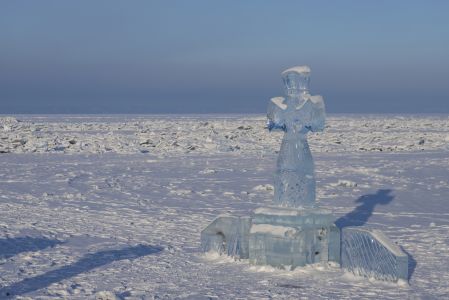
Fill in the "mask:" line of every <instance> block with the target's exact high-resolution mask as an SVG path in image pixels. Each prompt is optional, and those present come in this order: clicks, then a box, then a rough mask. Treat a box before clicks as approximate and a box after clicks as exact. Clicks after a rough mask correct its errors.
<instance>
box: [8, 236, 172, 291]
mask: <svg viewBox="0 0 449 300" xmlns="http://www.w3.org/2000/svg"><path fill="white" fill-rule="evenodd" d="M162 249H163V248H162V247H154V246H147V245H137V246H133V247H128V248H124V249H119V250H104V251H100V252H97V253H90V254H86V255H85V256H83V257H82V258H81V259H80V260H78V261H77V262H75V263H73V264H70V265H67V266H63V267H61V268H59V269H56V270H52V271H48V272H46V273H44V274H42V275H38V276H35V277H32V278H26V279H24V280H22V281H19V282H17V283H14V284H11V285H10V286H6V287H3V288H0V297H2V296H3V297H4V296H7V297H12V296H17V295H22V294H26V293H29V292H33V291H36V290H39V289H42V288H45V287H48V286H49V285H51V284H53V283H56V282H59V281H61V280H64V279H67V278H70V277H73V276H76V275H78V274H81V273H85V272H88V271H90V270H92V269H95V268H98V267H101V266H104V265H107V264H109V263H111V262H114V261H118V260H123V259H136V258H139V257H142V256H145V255H149V254H154V253H158V252H160V251H162Z"/></svg>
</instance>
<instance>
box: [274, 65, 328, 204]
mask: <svg viewBox="0 0 449 300" xmlns="http://www.w3.org/2000/svg"><path fill="white" fill-rule="evenodd" d="M282 79H283V81H284V86H285V92H286V94H287V97H286V98H284V97H275V98H272V99H271V101H270V103H269V106H268V122H267V125H268V129H269V130H270V131H271V130H282V131H284V132H285V133H284V138H283V140H282V144H281V149H280V152H279V157H278V161H277V170H276V174H275V180H274V183H275V185H274V202H275V203H276V204H277V205H279V206H286V207H305V208H310V207H314V206H315V175H314V165H313V158H312V154H311V152H310V149H309V145H308V143H307V133H308V132H309V131H313V132H314V131H322V130H323V129H324V119H325V110H324V101H323V98H322V97H321V96H311V95H310V94H309V79H310V68H309V67H308V66H298V67H293V68H290V69H287V70H285V71H284V72H282Z"/></svg>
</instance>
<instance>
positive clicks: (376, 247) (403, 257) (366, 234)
mask: <svg viewBox="0 0 449 300" xmlns="http://www.w3.org/2000/svg"><path fill="white" fill-rule="evenodd" d="M341 243H342V245H341V265H342V267H343V268H344V269H346V270H348V271H350V272H352V273H353V274H354V275H357V276H363V277H367V278H375V279H378V280H385V281H398V280H399V279H403V280H407V279H408V257H407V254H405V253H404V252H403V251H402V250H401V249H400V248H399V247H398V246H397V245H396V244H394V243H393V242H391V241H390V240H389V239H388V238H387V237H386V236H385V235H384V234H383V233H382V232H380V231H378V230H368V229H360V228H352V227H347V228H343V230H342V240H341Z"/></svg>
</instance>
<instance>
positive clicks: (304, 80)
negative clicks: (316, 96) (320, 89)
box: [282, 72, 310, 95]
mask: <svg viewBox="0 0 449 300" xmlns="http://www.w3.org/2000/svg"><path fill="white" fill-rule="evenodd" d="M282 80H283V81H284V87H285V91H286V93H287V95H294V94H298V93H301V92H306V91H308V90H309V81H310V73H297V72H289V73H287V74H285V75H284V76H283V77H282Z"/></svg>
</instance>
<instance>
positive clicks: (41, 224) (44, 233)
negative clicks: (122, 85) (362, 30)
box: [0, 115, 449, 299]
mask: <svg viewBox="0 0 449 300" xmlns="http://www.w3.org/2000/svg"><path fill="white" fill-rule="evenodd" d="M280 139H281V134H280V133H269V132H268V131H267V130H266V129H265V117H264V116H263V115H203V116H194V115H175V116H155V115H112V116H107V115H86V116H80V115H52V116H42V115H23V116H22V115H16V116H0V299H9V298H12V299H357V298H358V299H360V298H361V299H449V116H448V115H330V116H329V117H328V121H327V126H326V129H325V132H323V133H317V134H311V135H310V136H309V141H310V146H311V149H312V152H313V154H314V159H315V165H316V175H317V197H318V199H317V201H318V203H319V205H320V206H322V207H325V208H328V209H330V210H332V211H333V212H334V213H335V216H336V218H337V224H339V225H340V226H367V227H371V228H377V229H381V230H382V231H383V232H384V233H385V234H386V235H388V236H389V237H390V238H391V240H393V241H394V242H397V243H398V244H399V245H401V246H402V247H403V249H404V251H406V253H408V255H409V262H410V264H409V273H410V278H409V283H408V284H400V285H398V284H395V283H387V282H380V281H374V280H366V279H364V278H358V277H354V276H352V274H350V273H347V272H345V271H344V270H341V269H340V268H338V267H336V266H332V265H313V266H308V267H306V268H297V269H296V270H294V271H284V270H279V269H273V268H270V267H255V266H250V265H249V264H248V262H247V261H246V260H240V261H235V260H233V259H231V258H227V257H217V256H214V255H204V254H202V253H201V252H200V231H201V229H202V228H204V227H205V226H206V225H207V224H208V223H209V222H211V221H212V220H213V219H214V218H215V217H216V216H217V215H219V214H221V213H230V214H235V215H249V214H250V213H251V211H252V210H253V209H255V208H257V207H259V206H262V205H269V204H270V203H271V199H272V196H273V188H272V180H273V172H274V169H275V164H276V152H277V150H278V149H279V145H280Z"/></svg>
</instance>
